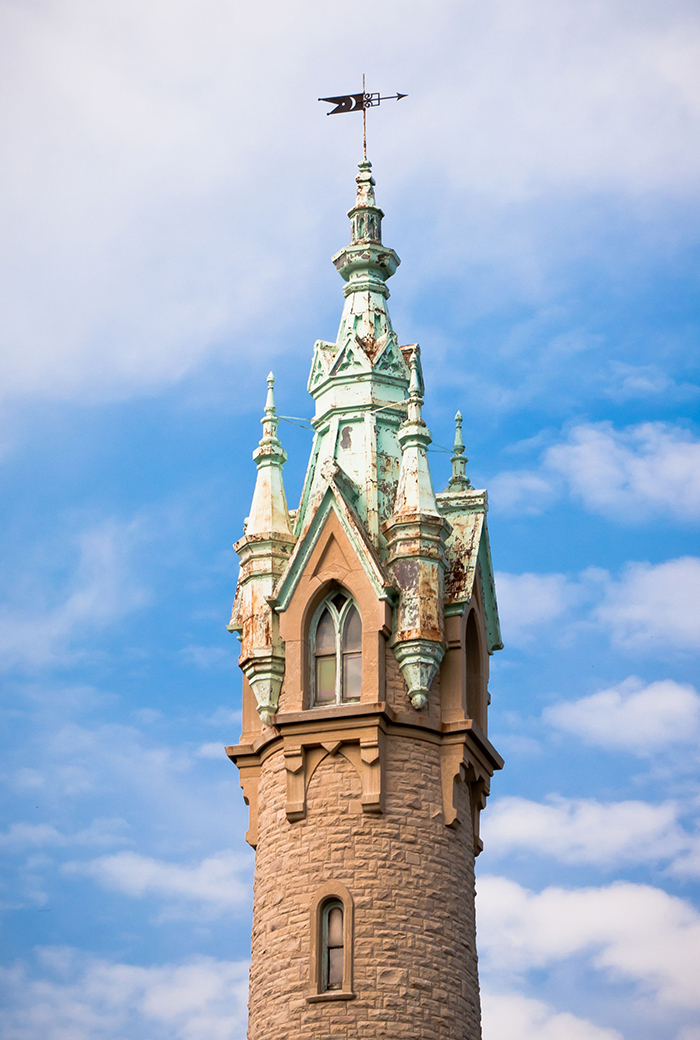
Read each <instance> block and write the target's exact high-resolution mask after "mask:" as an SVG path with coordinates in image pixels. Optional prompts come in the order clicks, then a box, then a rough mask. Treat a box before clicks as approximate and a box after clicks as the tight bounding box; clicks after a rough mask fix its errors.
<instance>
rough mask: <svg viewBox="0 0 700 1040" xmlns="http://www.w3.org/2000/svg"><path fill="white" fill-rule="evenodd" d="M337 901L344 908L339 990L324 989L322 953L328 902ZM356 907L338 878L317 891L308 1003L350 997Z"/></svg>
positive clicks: (312, 916) (313, 903) (312, 912)
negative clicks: (341, 966) (341, 969)
mask: <svg viewBox="0 0 700 1040" xmlns="http://www.w3.org/2000/svg"><path fill="white" fill-rule="evenodd" d="M333 903H336V904H337V903H340V904H341V905H342V907H343V984H342V986H341V988H340V989H325V990H324V988H323V986H324V970H323V954H324V950H325V947H324V936H323V924H324V912H325V909H326V907H328V906H329V904H333ZM354 913H355V907H354V903H353V898H352V896H351V895H350V892H349V891H348V889H347V888H346V887H345V885H344V884H343V883H342V882H341V881H328V882H326V884H324V885H321V887H320V888H319V889H318V890H317V891H316V893H315V895H314V897H313V899H312V900H311V906H310V920H309V928H310V933H311V942H310V959H309V981H310V985H309V991H308V993H307V995H306V999H307V1001H308V1003H310V1004H317V1003H322V1002H324V1001H327V1000H353V999H354V998H355V996H356V994H355V992H354V991H353V988H352V985H353V975H352V967H353V938H354V923H355V922H354Z"/></svg>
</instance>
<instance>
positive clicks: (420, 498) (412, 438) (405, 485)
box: [394, 345, 438, 516]
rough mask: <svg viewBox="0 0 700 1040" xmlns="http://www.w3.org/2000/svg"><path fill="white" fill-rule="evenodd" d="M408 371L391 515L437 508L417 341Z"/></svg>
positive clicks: (428, 511) (403, 514)
mask: <svg viewBox="0 0 700 1040" xmlns="http://www.w3.org/2000/svg"><path fill="white" fill-rule="evenodd" d="M410 372H411V379H410V382H409V384H408V410H407V417H406V420H405V422H404V423H403V424H402V426H401V428H400V429H399V433H398V439H399V444H400V445H401V466H400V469H399V484H398V488H397V491H396V503H395V506H394V516H405V515H409V514H413V513H433V514H437V512H438V508H437V503H436V501H435V492H434V490H433V482H432V479H431V477H430V468H429V466H428V457H427V455H426V449H427V447H428V445H429V444H430V443H431V442H432V437H431V436H430V430H429V429H428V427H427V426H426V424H425V421H424V420H423V376H422V373H421V368H420V347H419V346H418V345H416V346H415V347H414V349H413V354H412V356H411V360H410Z"/></svg>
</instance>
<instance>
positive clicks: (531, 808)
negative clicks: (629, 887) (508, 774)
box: [483, 796, 692, 867]
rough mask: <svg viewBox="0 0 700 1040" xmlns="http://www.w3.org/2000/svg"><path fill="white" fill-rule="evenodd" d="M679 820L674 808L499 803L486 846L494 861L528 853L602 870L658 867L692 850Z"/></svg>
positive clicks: (556, 800) (563, 801) (553, 800)
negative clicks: (645, 865) (643, 865)
mask: <svg viewBox="0 0 700 1040" xmlns="http://www.w3.org/2000/svg"><path fill="white" fill-rule="evenodd" d="M678 815H679V811H678V807H677V805H675V804H674V803H673V802H664V803H663V804H661V805H651V804H650V803H648V802H640V801H626V802H598V801H596V800H595V799H592V798H561V797H558V796H551V797H550V798H549V799H548V800H547V803H544V804H543V803H541V802H533V801H529V800H528V799H526V798H518V797H510V798H499V799H497V800H496V801H495V802H494V804H493V805H492V806H490V807H489V811H488V813H487V814H486V818H485V819H484V826H483V830H484V841H485V843H486V846H487V848H488V850H489V855H495V856H504V855H508V854H510V853H512V852H529V853H534V854H537V855H540V856H547V857H549V858H553V859H556V860H559V861H560V862H562V863H585V864H590V865H595V866H601V867H614V866H621V865H622V864H625V863H632V864H640V863H650V862H659V861H663V860H668V859H671V858H673V857H674V856H676V855H677V854H678V853H680V852H682V851H685V850H687V849H688V848H689V847H691V846H692V838H690V836H688V835H686V834H685V833H684V832H683V830H682V829H681V827H680V826H679V824H678Z"/></svg>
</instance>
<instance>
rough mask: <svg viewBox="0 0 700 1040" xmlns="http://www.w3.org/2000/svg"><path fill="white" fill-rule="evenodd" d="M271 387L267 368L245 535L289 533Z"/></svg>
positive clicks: (284, 457)
mask: <svg viewBox="0 0 700 1040" xmlns="http://www.w3.org/2000/svg"><path fill="white" fill-rule="evenodd" d="M274 387H275V377H274V375H273V374H272V372H270V374H269V375H268V377H267V398H266V400H265V414H264V416H263V417H262V419H261V420H260V422H261V423H262V424H263V435H262V438H261V440H260V446H259V447H258V448H256V449H255V451H254V452H253V458H254V460H255V464H256V466H257V467H258V478H257V481H256V483H255V492H254V494H253V503H252V505H251V509H250V516H249V518H248V524H247V526H246V535H248V536H250V535H261V534H285V535H291V533H292V531H291V528H290V526H289V511H288V509H287V498H286V496H285V493H284V482H283V480H282V467H283V466H284V464H285V462H286V461H287V453H286V451H285V450H284V448H283V447H282V444H281V442H280V439H279V437H278V436H277V427H278V425H279V418H278V417H277V409H276V407H275V390H274Z"/></svg>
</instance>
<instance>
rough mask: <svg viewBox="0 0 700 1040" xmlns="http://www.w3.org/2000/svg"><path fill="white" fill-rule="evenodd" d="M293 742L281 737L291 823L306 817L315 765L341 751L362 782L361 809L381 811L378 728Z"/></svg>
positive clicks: (381, 757) (381, 755) (381, 756)
mask: <svg viewBox="0 0 700 1040" xmlns="http://www.w3.org/2000/svg"><path fill="white" fill-rule="evenodd" d="M296 740H297V742H295V743H292V740H291V739H290V738H287V737H285V739H284V747H283V754H284V766H285V770H286V773H287V805H286V813H287V819H288V820H289V822H290V823H294V822H295V821H296V820H302V819H303V818H304V817H305V816H306V792H307V791H308V787H309V782H310V781H311V777H312V776H313V775H314V773H315V771H316V769H317V767H318V766H319V765H320V764H321V762H323V760H324V759H326V758H328V757H329V756H333V755H337V754H340V755H342V756H343V758H345V759H347V761H348V762H349V763H350V764H351V765H352V766H353V767H354V769H355V770H356V772H357V775H358V776H359V778H360V782H361V784H362V798H361V801H362V809H363V812H367V813H381V812H383V795H384V784H383V760H384V758H385V754H384V734H383V733H382V731H381V730H380V729H379V727H377V728H376V729H375V730H374V731H373V732H370V733H369V734H366V735H361V734H355V733H353V734H349V735H348V736H347V738H345V737H342V736H341V737H333V738H332V739H330V740H324V741H322V742H319V739H318V737H317V736H311V735H310V736H309V737H308V738H306V739H304V738H302V739H301V741H298V738H296Z"/></svg>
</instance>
